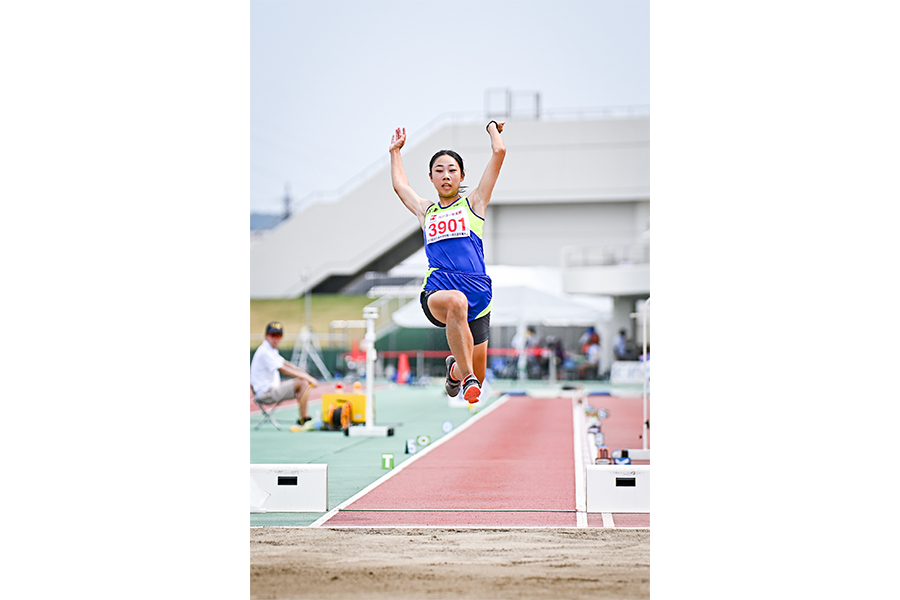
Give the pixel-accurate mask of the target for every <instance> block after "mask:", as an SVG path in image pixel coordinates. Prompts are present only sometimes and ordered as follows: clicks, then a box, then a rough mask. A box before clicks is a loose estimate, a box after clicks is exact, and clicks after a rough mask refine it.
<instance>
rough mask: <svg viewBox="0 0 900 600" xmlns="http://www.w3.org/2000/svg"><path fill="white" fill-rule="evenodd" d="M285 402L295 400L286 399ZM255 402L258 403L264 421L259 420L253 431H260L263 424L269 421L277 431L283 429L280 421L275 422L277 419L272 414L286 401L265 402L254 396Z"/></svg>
mask: <svg viewBox="0 0 900 600" xmlns="http://www.w3.org/2000/svg"><path fill="white" fill-rule="evenodd" d="M285 400H293V398H285ZM253 401H254V402H256V405H257V406H258V407H259V410H260V412H261V413H262V419H260V420H259V423H257V424H256V425H255V426H254V427H253V429H259V428H260V427H262V425H263V423H265V422H266V421H268V422H269V423H271V424H272V425H274V426H275V429H279V430H280V429H281V425H279V423H278V421H276V420H275V417H273V416H272V413H274V412H275V409H276V408H278V405H279V404H281V403H282V402H284V400H274V401H272V402H266V401H265V400H262V401H261V400H260V399H259V398H257V397H256V396H255V395H254V396H253ZM267 406H269V407H271V408H270V409H269V410H266V407H267Z"/></svg>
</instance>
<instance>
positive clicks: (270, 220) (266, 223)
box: [250, 212, 282, 231]
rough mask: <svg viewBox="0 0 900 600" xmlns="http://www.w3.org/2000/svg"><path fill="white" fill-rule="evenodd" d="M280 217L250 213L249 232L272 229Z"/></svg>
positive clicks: (279, 220)
mask: <svg viewBox="0 0 900 600" xmlns="http://www.w3.org/2000/svg"><path fill="white" fill-rule="evenodd" d="M281 217H282V215H280V214H278V215H270V214H266V213H255V212H252V213H250V231H257V230H260V229H272V227H274V226H275V225H278V223H280V222H281Z"/></svg>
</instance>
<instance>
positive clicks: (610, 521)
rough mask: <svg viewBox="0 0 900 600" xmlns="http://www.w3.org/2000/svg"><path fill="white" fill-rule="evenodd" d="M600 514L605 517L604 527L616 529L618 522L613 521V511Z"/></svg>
mask: <svg viewBox="0 0 900 600" xmlns="http://www.w3.org/2000/svg"><path fill="white" fill-rule="evenodd" d="M600 516H601V517H603V526H604V527H611V528H613V529H615V527H616V524H615V522H614V521H613V518H612V513H600Z"/></svg>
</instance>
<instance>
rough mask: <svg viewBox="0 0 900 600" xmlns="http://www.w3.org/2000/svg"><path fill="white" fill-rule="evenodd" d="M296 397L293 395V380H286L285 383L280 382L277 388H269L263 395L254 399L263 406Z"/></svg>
mask: <svg viewBox="0 0 900 600" xmlns="http://www.w3.org/2000/svg"><path fill="white" fill-rule="evenodd" d="M296 396H297V394H295V393H294V380H293V379H288V380H287V381H282V382H281V384H280V385H279V386H278V387H273V388H269V389H268V390H266V391H265V392H264V393H263V394H261V395H258V396H257V397H256V399H257V400H259V401H260V402H262V403H263V404H275V403H276V402H281V401H282V400H288V399H290V398H295V397H296Z"/></svg>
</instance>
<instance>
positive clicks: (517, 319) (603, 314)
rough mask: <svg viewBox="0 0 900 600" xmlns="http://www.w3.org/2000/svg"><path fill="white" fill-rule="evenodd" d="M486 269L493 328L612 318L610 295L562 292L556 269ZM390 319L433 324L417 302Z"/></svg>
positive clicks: (584, 322)
mask: <svg viewBox="0 0 900 600" xmlns="http://www.w3.org/2000/svg"><path fill="white" fill-rule="evenodd" d="M487 271H488V275H490V277H491V280H492V282H493V286H492V287H493V293H494V304H493V307H492V309H491V326H492V327H504V326H514V327H520V328H522V329H523V331H524V327H525V326H526V324H528V325H545V326H550V327H569V326H571V327H577V326H589V325H597V324H598V323H605V322H607V321H609V320H611V319H612V314H613V301H612V298H611V297H609V296H585V295H575V294H564V293H563V292H562V291H561V290H562V278H561V276H560V275H559V269H553V268H550V267H509V266H488V268H487ZM392 319H393V321H394V323H395V324H396V325H398V326H400V327H407V328H428V327H434V325H432V324H431V323H430V322H429V321H428V319H427V318H426V317H425V314H424V313H423V312H422V307H421V306H419V303H418V302H417V301H413V302H410V303H408V304H406V305H405V306H403V307H402V308H400V309H399V310H397V311H395V312H394V314H393V316H392Z"/></svg>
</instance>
